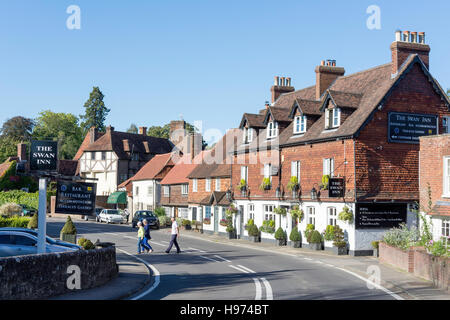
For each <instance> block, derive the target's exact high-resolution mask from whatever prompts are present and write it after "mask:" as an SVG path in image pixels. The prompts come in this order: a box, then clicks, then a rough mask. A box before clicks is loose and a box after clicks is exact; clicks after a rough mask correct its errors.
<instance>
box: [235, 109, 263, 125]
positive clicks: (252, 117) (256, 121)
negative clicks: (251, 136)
mask: <svg viewBox="0 0 450 320" xmlns="http://www.w3.org/2000/svg"><path fill="white" fill-rule="evenodd" d="M264 114H265V112H264ZM264 114H252V113H244V115H243V116H242V120H241V124H240V125H239V128H243V127H244V125H245V121H247V123H248V126H249V127H250V128H265V127H266V125H265V124H264V118H265V115H264Z"/></svg>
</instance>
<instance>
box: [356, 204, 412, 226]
mask: <svg viewBox="0 0 450 320" xmlns="http://www.w3.org/2000/svg"><path fill="white" fill-rule="evenodd" d="M406 215H407V204H405V203H357V204H356V214H355V228H356V229H390V228H397V227H399V226H400V224H402V223H406Z"/></svg>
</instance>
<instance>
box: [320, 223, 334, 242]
mask: <svg viewBox="0 0 450 320" xmlns="http://www.w3.org/2000/svg"><path fill="white" fill-rule="evenodd" d="M336 227H337V226H336ZM334 229H335V227H334V226H332V225H328V226H327V228H326V229H325V232H324V233H323V238H324V239H325V240H327V241H333V240H334Z"/></svg>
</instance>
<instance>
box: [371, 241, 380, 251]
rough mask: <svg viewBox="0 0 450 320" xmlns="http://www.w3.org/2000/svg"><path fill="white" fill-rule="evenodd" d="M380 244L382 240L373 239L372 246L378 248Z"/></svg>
mask: <svg viewBox="0 0 450 320" xmlns="http://www.w3.org/2000/svg"><path fill="white" fill-rule="evenodd" d="M379 246H380V241H372V248H374V249H378V248H379Z"/></svg>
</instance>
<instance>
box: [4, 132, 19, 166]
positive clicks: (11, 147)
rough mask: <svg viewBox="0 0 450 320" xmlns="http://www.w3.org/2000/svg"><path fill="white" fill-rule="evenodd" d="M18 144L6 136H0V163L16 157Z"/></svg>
mask: <svg viewBox="0 0 450 320" xmlns="http://www.w3.org/2000/svg"><path fill="white" fill-rule="evenodd" d="M18 143H19V142H18V141H15V140H14V139H12V138H9V137H7V136H0V163H3V162H5V160H6V159H8V158H9V157H15V156H17V144H18Z"/></svg>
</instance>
